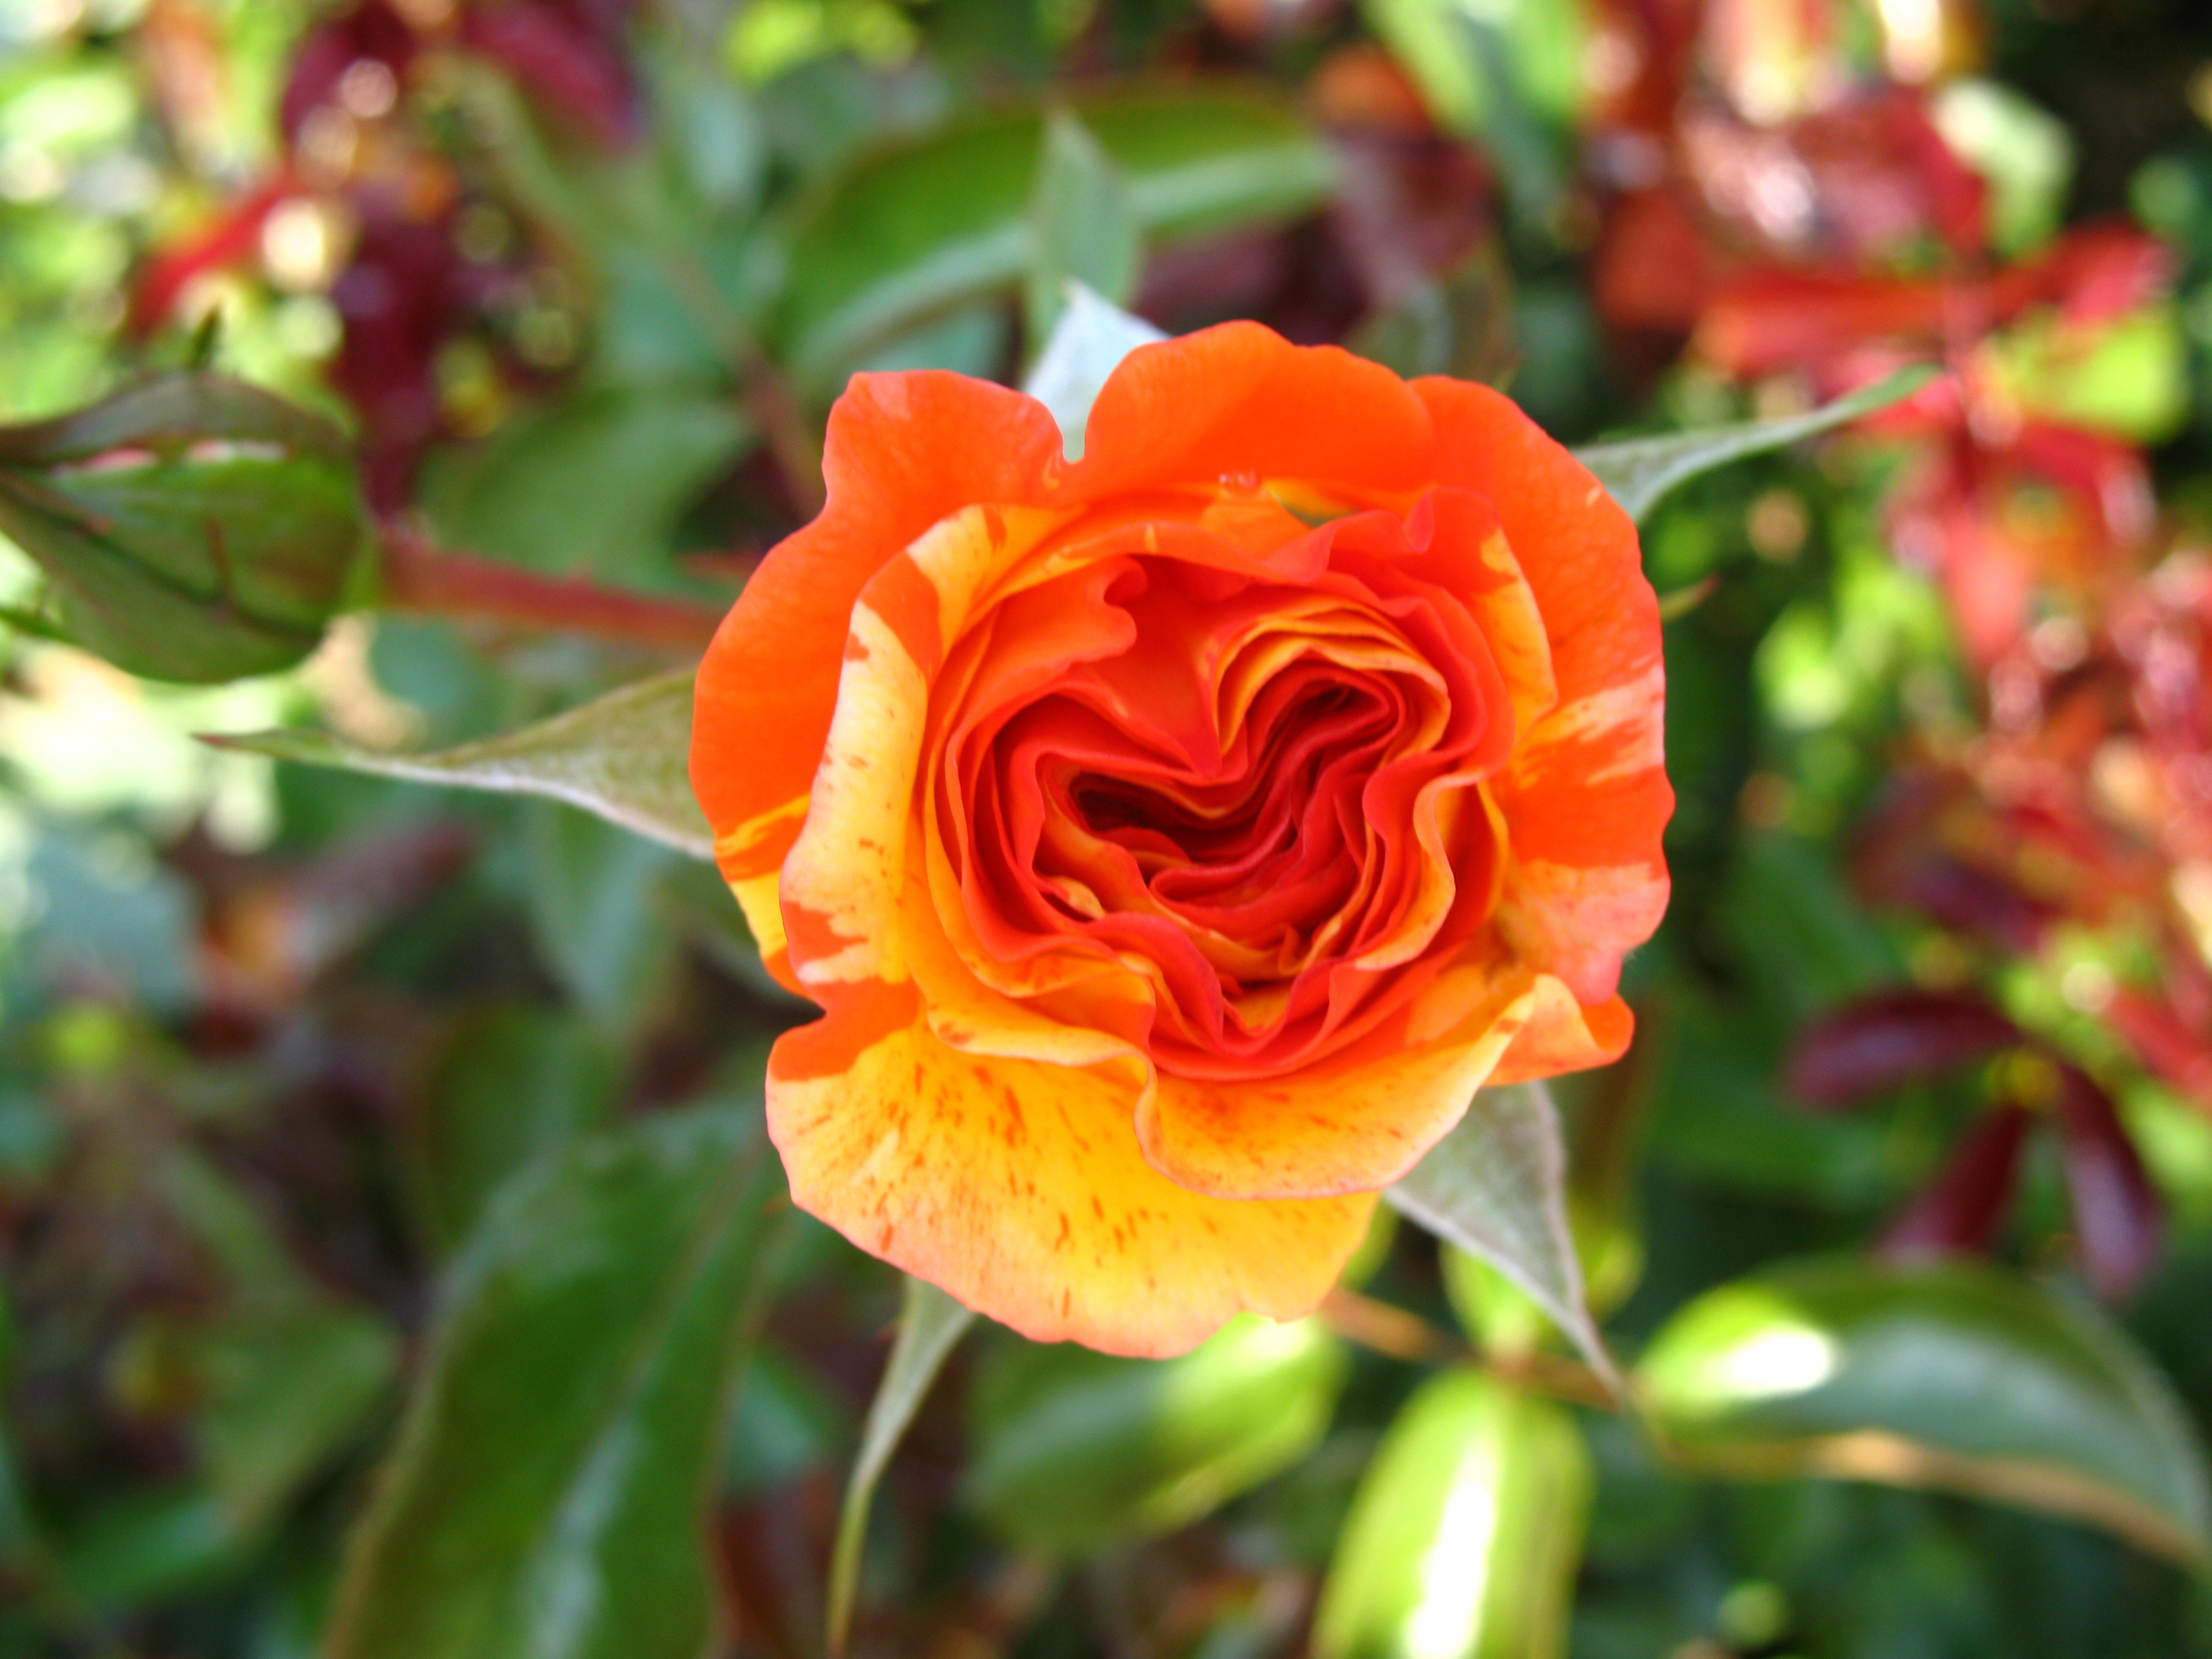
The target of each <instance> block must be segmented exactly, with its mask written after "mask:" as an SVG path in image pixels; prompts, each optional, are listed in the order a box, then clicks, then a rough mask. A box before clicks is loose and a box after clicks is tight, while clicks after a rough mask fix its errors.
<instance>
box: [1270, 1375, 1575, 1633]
mask: <svg viewBox="0 0 2212 1659" xmlns="http://www.w3.org/2000/svg"><path fill="white" fill-rule="evenodd" d="M1591 1486H1592V1475H1591V1469H1590V1455H1589V1449H1588V1448H1586V1447H1585V1446H1584V1445H1583V1435H1582V1430H1581V1429H1580V1428H1579V1427H1578V1426H1577V1424H1576V1422H1575V1418H1574V1413H1572V1412H1571V1411H1570V1410H1568V1408H1567V1407H1564V1406H1562V1405H1560V1404H1559V1403H1558V1402H1557V1401H1552V1400H1546V1399H1542V1398H1541V1397H1539V1396H1537V1395H1529V1394H1525V1393H1522V1392H1521V1391H1520V1390H1518V1389H1515V1388H1514V1387H1513V1386H1512V1385H1511V1384H1510V1383H1501V1382H1499V1381H1498V1380H1497V1379H1495V1378H1493V1377H1489V1376H1482V1375H1480V1374H1479V1373H1475V1372H1468V1371H1457V1372H1447V1373H1445V1374H1443V1375H1442V1376H1436V1377H1432V1378H1431V1379H1430V1380H1429V1381H1428V1382H1426V1383H1423V1384H1422V1385H1421V1388H1420V1390H1419V1393H1417V1394H1416V1395H1414V1396H1413V1399H1411V1400H1410V1401H1407V1404H1406V1406H1405V1407H1404V1408H1403V1409H1402V1410H1401V1412H1400V1413H1399V1415H1398V1418H1397V1420H1396V1421H1395V1422H1394V1423H1393V1424H1392V1425H1391V1426H1390V1430H1389V1433H1388V1434H1387V1435H1386V1436H1385V1437H1384V1438H1383V1443H1382V1445H1381V1447H1380V1448H1379V1449H1377V1450H1376V1454H1375V1459H1374V1462H1371V1463H1370V1464H1369V1465H1368V1468H1367V1473H1366V1475H1365V1477H1364V1479H1363V1480H1361V1482H1360V1487H1359V1495H1358V1498H1355V1499H1354V1500H1353V1503H1352V1512H1351V1514H1350V1515H1349V1516H1346V1520H1345V1524H1344V1534H1343V1537H1342V1539H1341V1540H1340V1541H1339V1543H1338V1545H1337V1549H1336V1559H1334V1561H1333V1562H1332V1563H1331V1564H1330V1567H1329V1573H1328V1579H1327V1581H1326V1582H1325V1583H1324V1584H1323V1585H1322V1599H1321V1606H1320V1607H1319V1609H1318V1610H1317V1611H1316V1613H1315V1615H1314V1653H1315V1656H1316V1659H1431V1656H1434V1659H1559V1656H1561V1655H1564V1654H1565V1652H1566V1650H1567V1625H1568V1618H1569V1611H1570V1608H1571V1606H1572V1601H1573V1591H1574V1580H1575V1571H1576V1567H1577V1564H1578V1562H1579V1560H1580V1558H1581V1555H1582V1544H1583V1527H1584V1525H1585V1522H1586V1520H1587V1516H1588V1512H1589V1502H1590V1490H1591Z"/></svg>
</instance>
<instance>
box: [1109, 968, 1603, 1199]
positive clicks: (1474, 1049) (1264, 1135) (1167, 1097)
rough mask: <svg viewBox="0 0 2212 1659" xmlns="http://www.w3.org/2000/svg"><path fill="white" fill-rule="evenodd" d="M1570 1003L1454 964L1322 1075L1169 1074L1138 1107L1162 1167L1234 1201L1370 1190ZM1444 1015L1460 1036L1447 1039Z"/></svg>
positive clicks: (1448, 1123)
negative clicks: (1540, 1024)
mask: <svg viewBox="0 0 2212 1659" xmlns="http://www.w3.org/2000/svg"><path fill="white" fill-rule="evenodd" d="M1561 1006H1565V1008H1566V1009H1569V1010H1571V1009H1573V1008H1574V1007H1575V1001H1574V998H1573V997H1572V996H1571V994H1569V993H1568V991H1567V988H1566V987H1565V986H1564V985H1562V984H1560V982H1559V981H1558V980H1555V979H1552V978H1550V977H1548V976H1545V977H1541V978H1539V977H1537V976H1534V975H1530V974H1528V973H1526V972H1524V971H1520V970H1517V969H1513V968H1511V967H1510V966H1506V965H1504V964H1500V965H1498V966H1497V967H1494V968H1474V967H1469V968H1465V969H1455V970H1454V971H1453V972H1452V973H1451V974H1449V975H1446V976H1445V977H1444V979H1443V980H1442V981H1438V982H1437V984H1435V985H1433V986H1431V987H1430V988H1429V990H1428V991H1427V992H1426V993H1425V994H1424V995H1423V996H1422V997H1421V998H1420V999H1419V1000H1416V1001H1415V1002H1414V1003H1413V1005H1412V1006H1411V1007H1410V1008H1409V1009H1408V1010H1407V1014H1406V1016H1405V1017H1404V1018H1401V1019H1395V1020H1393V1021H1392V1022H1391V1023H1390V1024H1389V1025H1388V1026H1386V1027H1384V1028H1383V1030H1381V1031H1379V1032H1377V1033H1376V1034H1375V1035H1374V1036H1370V1037H1369V1038H1368V1039H1367V1040H1366V1041H1364V1042H1362V1043H1361V1044H1360V1046H1359V1048H1358V1049H1356V1050H1354V1051H1353V1052H1352V1054H1349V1055H1348V1056H1346V1057H1344V1058H1342V1059H1340V1060H1333V1061H1332V1062H1331V1063H1329V1064H1328V1065H1326V1066H1316V1067H1314V1068H1313V1069H1311V1070H1310V1071H1306V1072H1301V1073H1297V1075H1295V1076H1291V1077H1285V1078H1271V1079H1264V1080H1255V1081H1252V1082H1235V1083H1214V1082H1207V1081H1202V1080H1199V1079H1190V1078H1179V1077H1168V1076H1163V1077H1162V1078H1160V1079H1159V1081H1158V1086H1157V1089H1156V1091H1155V1092H1154V1093H1153V1095H1152V1097H1150V1098H1148V1099H1147V1100H1146V1101H1145V1103H1143V1104H1142V1106H1141V1107H1140V1108H1139V1114H1138V1118H1137V1129H1138V1135H1139V1140H1140V1141H1141V1143H1142V1145H1143V1146H1144V1148H1145V1155H1146V1158H1149V1159H1151V1160H1152V1164H1153V1166H1154V1167H1155V1168H1157V1169H1158V1170H1161V1171H1163V1172H1164V1173H1165V1174H1166V1175H1167V1176H1170V1178H1172V1179H1173V1180H1175V1181H1176V1182H1178V1183H1179V1184H1181V1185H1182V1186H1185V1187H1189V1188H1193V1189H1194V1190H1196V1191H1199V1192H1206V1193H1214V1194H1218V1195H1220V1196H1222V1197H1224V1198H1243V1199H1249V1198H1261V1197H1266V1198H1279V1197H1283V1196H1285V1195H1290V1194H1300V1195H1310V1194H1316V1193H1348V1192H1370V1191H1373V1190H1375V1189H1376V1188H1382V1187H1387V1186H1389V1184H1390V1183H1391V1182H1394V1181H1395V1180H1397V1179H1398V1178H1399V1177H1400V1176H1402V1175H1404V1174H1405V1173H1406V1171H1407V1170H1410V1169H1412V1168H1413V1165H1414V1164H1417V1163H1419V1161H1420V1159H1421V1156H1422V1154H1423V1153H1425V1152H1427V1151H1428V1150H1429V1148H1430V1147H1431V1146H1434V1145H1436V1143H1437V1141H1439V1140H1441V1139H1443V1137H1444V1135H1445V1134H1446V1133H1448V1132H1449V1130H1450V1129H1451V1127H1452V1126H1453V1125H1454V1124H1455V1123H1457V1122H1458V1121H1459V1120H1460V1118H1461V1116H1462V1115H1463V1114H1464V1113H1465V1112H1466V1110H1467V1105H1468V1101H1470V1100H1472V1099H1473V1098H1474V1091H1476V1090H1477V1089H1479V1088H1480V1087H1481V1086H1482V1085H1484V1084H1485V1083H1486V1082H1487V1081H1488V1080H1489V1079H1490V1078H1491V1075H1492V1073H1493V1071H1494V1070H1495V1069H1496V1068H1497V1066H1498V1063H1499V1061H1500V1060H1501V1059H1502V1058H1503V1057H1504V1055H1505V1054H1506V1053H1507V1051H1508V1049H1509V1048H1510V1046H1511V1045H1512V1044H1513V1043H1514V1042H1515V1040H1516V1038H1517V1037H1519V1036H1521V1034H1522V1030H1523V1029H1524V1028H1525V1027H1526V1026H1527V1025H1528V1022H1529V1020H1530V1019H1531V1018H1532V1017H1534V1016H1535V1015H1536V1014H1537V1013H1538V1012H1540V1011H1541V1012H1544V1013H1546V1014H1547V1015H1549V1016H1553V1017H1556V1014H1557V1012H1558V1011H1559V1008H1560V1007H1561ZM1440 1018H1441V1019H1447V1020H1449V1021H1451V1022H1452V1028H1451V1029H1450V1030H1449V1031H1447V1032H1445V1033H1444V1034H1443V1035H1442V1036H1437V1035H1435V1034H1434V1032H1433V1029H1432V1028H1433V1026H1434V1025H1435V1024H1436V1022H1437V1020H1438V1019H1440ZM1607 1058H1609V1056H1607ZM1580 1063H1581V1064H1583V1065H1589V1064H1594V1063H1595V1057H1592V1058H1589V1059H1584V1060H1582V1061H1581V1062H1580ZM1558 1069H1564V1068H1558Z"/></svg>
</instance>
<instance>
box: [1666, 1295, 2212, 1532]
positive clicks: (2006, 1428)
mask: <svg viewBox="0 0 2212 1659" xmlns="http://www.w3.org/2000/svg"><path fill="white" fill-rule="evenodd" d="M1637 1381H1638V1389H1639V1393H1640V1395H1641V1396H1642V1398H1643V1401H1644V1405H1645V1407H1647V1409H1648V1410H1649V1411H1650V1415H1651V1418H1652V1420H1653V1422H1654V1424H1655V1425H1656V1427H1657V1428H1658V1429H1659V1430H1660V1431H1662V1433H1663V1434H1664V1435H1665V1436H1666V1437H1668V1438H1669V1439H1670V1440H1671V1441H1672V1442H1673V1443H1674V1447H1675V1449H1677V1450H1678V1451H1679V1453H1680V1455H1681V1456H1682V1458H1683V1459H1684V1460H1686V1462H1689V1463H1690V1464H1691V1465H1692V1467H1693V1468H1701V1469H1708V1470H1711V1471H1714V1472H1717V1473H1725V1474H1744V1475H1752V1476H1770V1475H1771V1476H1780V1475H1789V1474H1826V1475H1832V1476H1836V1477H1838V1478H1842V1479H1847V1480H1875V1481H1881V1482H1883V1483H1885V1484H1888V1485H1893V1486H1934V1487H1940V1488H1943V1489H1946V1490H1949V1491H1954V1492H1967V1493H1970V1494H1972V1495H1974V1496H1977V1497H1981V1498H1992V1499H1996V1500H1998V1501H2001V1502H2005V1503H2011V1504H2021V1505H2022V1506H2024V1507H2027V1508H2030V1509H2037V1510H2045V1511H2047V1512H2049V1513H2051V1514H2056V1515H2062V1516H2072V1517H2074V1518H2075V1519H2077V1520H2081V1521H2086V1522H2091V1523H2093V1524H2095V1525H2098V1526H2102V1527H2105V1528H2109V1529H2111V1530H2112V1531H2114V1532H2117V1533H2118V1534H2121V1535H2122V1536H2124V1537H2126V1538H2130V1539H2132V1540H2133V1541H2135V1542H2136V1543H2137V1544H2139V1545H2141V1546H2142V1547H2144V1548H2146V1549H2150V1550H2154V1551H2156V1552H2158V1553H2161V1554H2165V1555H2169V1556H2173V1557H2176V1558H2179V1559H2182V1560H2185V1561H2188V1562H2191V1563H2194V1564H2196V1565H2200V1566H2212V1488H2208V1485H2207V1475H2206V1468H2205V1462H2204V1453H2203V1448H2202V1447H2201V1446H2200V1445H2199V1444H2198V1443H2197V1439H2196V1437H2195V1435H2194V1434H2193V1433H2192V1432H2191V1430H2190V1428H2189V1426H2188V1423H2187V1419H2185V1416H2184V1415H2183V1413H2182V1409H2181V1407H2180V1405H2179V1402H2178V1401H2176V1400H2175V1398H2174V1396H2173V1395H2172V1390H2171V1389H2169V1388H2168V1387H2167V1385H2166V1382H2165V1380H2164V1379H2163V1378H2162V1377H2161V1376H2160V1375H2159V1374H2158V1372H2157V1371H2156V1370H2154V1369H2153V1367H2152V1365H2151V1364H2150V1362H2149V1360H2148V1358H2146V1357H2145V1356H2144V1355H2143V1354H2142V1352H2140V1351H2139V1350H2138V1349H2137V1348H2136V1346H2135V1345H2134V1343H2133V1342H2132V1341H2131V1340H2130V1339H2129V1338H2128V1336H2127V1335H2126V1334H2124V1332H2122V1331H2120V1330H2119V1329H2118V1328H2116V1327H2114V1326H2113V1325H2112V1324H2111V1323H2109V1322H2107V1321H2106V1319H2105V1318H2104V1317H2103V1316H2100V1314H2098V1313H2096V1312H2095V1311H2094V1310H2092V1309H2090V1308H2087V1307H2086V1306H2082V1305H2079V1304H2074V1303H2070V1302H2063V1301H2061V1300H2059V1299H2058V1298H2057V1297H2054V1296H2052V1295H2051V1293H2050V1292H2049V1291H2045V1290H2043V1289H2042V1288H2040V1287H2039V1286H2038V1285H2035V1284H2033V1282H2031V1281H2028V1280H2026V1279H2019V1278H2016V1277H2015V1276H2013V1275H2011V1274H2008V1273H2004V1272H2002V1271H2000V1270H1999V1269H1997V1268H1995V1267H1990V1266H1987V1265H1985V1264H1983V1263H1978V1262H1965V1261H1961V1262H1946V1263H1941V1264H1936V1265H1916V1266H1906V1267H1899V1266H1890V1265H1885V1264H1882V1263H1879V1262H1875V1261H1806V1262H1798V1263H1793V1264H1790V1265H1788V1266H1786V1267H1778V1268H1775V1269H1772V1270H1771V1271H1768V1272H1765V1273H1759V1274H1757V1275H1754V1276H1753V1277H1751V1278H1747V1279H1738V1280H1735V1281H1734V1282H1732V1283H1730V1284H1728V1285H1722V1286H1721V1287H1720V1288H1719V1289H1717V1290H1714V1291H1708V1292H1707V1293H1706V1294H1705V1295H1704V1296H1702V1297H1699V1298H1698V1300H1696V1301H1695V1302H1693V1303H1692V1304H1690V1305H1689V1306H1688V1307H1686V1308H1685V1309H1683V1310H1682V1311H1681V1312H1680V1313H1679V1314H1677V1315H1676V1316H1674V1319H1673V1320H1672V1321H1670V1322H1668V1325H1667V1326H1666V1327H1665V1328H1663V1329H1662V1331H1661V1332H1660V1334H1659V1335H1658V1337H1657V1338H1656V1340H1654V1341H1653V1343H1652V1345H1651V1346H1650V1350H1649V1351H1648V1352H1646V1353H1645V1355H1644V1358H1643V1361H1642V1363H1641V1364H1639V1365H1638V1367H1637Z"/></svg>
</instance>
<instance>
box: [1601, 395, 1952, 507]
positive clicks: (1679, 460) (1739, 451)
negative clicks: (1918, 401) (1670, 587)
mask: <svg viewBox="0 0 2212 1659" xmlns="http://www.w3.org/2000/svg"><path fill="white" fill-rule="evenodd" d="M1939 372H1940V371H1939V370H1938V369H1936V367H1935V366H1934V365H1932V364H1929V363H1915V364H1913V365H1912V366H1911V367H1910V368H1900V369H1899V370H1898V371H1897V373H1895V374H1892V375H1890V376H1888V377H1887V379H1885V380H1879V381H1877V382H1876V383H1875V384H1874V385H1873V386H1866V387H1864V388H1863V389H1862V390H1860V391H1857V392H1853V393H1851V395H1850V397H1848V398H1838V399H1837V400H1836V401H1835V402H1834V403H1832V404H1825V405H1823V406H1822V407H1821V408H1819V409H1816V410H1813V411H1811V412H1810V413H1809V414H1805V415H1798V416H1792V417H1790V419H1788V420H1783V421H1746V422H1742V423H1741V424H1740V425H1736V426H1715V427H1705V428H1700V429H1699V430H1698V431H1695V432H1676V433H1671V434H1669V435H1667V436H1666V437H1663V438H1627V439H1624V440H1622V441H1620V442H1619V443H1609V444H1591V445H1589V446H1588V447H1584V448H1582V449H1577V451H1576V452H1575V459H1577V460H1578V461H1580V462H1581V463H1582V464H1583V465H1584V466H1586V467H1588V468H1589V470H1590V471H1592V472H1594V473H1595V474H1596V475H1597V479H1598V482H1599V483H1601V484H1603V485H1604V486H1605V487H1606V488H1607V489H1609V490H1611V491H1612V492H1613V500H1615V501H1619V502H1620V505H1621V507H1622V508H1623V509H1624V510H1625V511H1626V513H1628V516H1629V517H1630V518H1632V519H1636V520H1642V519H1643V518H1644V515H1645V514H1646V513H1650V511H1651V509H1652V508H1653V507H1656V506H1657V505H1658V504H1659V501H1660V498H1661V497H1662V496H1663V495H1666V493H1667V492H1668V490H1670V489H1673V488H1674V486H1675V485H1676V484H1679V483H1686V482H1687V481H1688V480H1689V479H1692V478H1694V477H1697V476H1698V475H1699V473H1700V472H1710V471H1712V470H1713V469H1714V468H1715V467H1717V466H1724V465H1727V464H1728V463H1729V462H1730V461H1735V460H1741V459H1743V457H1745V456H1747V455H1758V454H1762V453H1765V451H1767V450H1770V449H1779V448H1781V447H1783V446H1784V444H1790V443H1795V442H1796V441H1798V440H1799V439H1800V438H1810V437H1812V436H1814V435H1816V434H1818V433H1822V432H1826V431H1828V430H1829V429H1830V428H1834V427H1838V426H1843V425H1845V424H1847V423H1849V422H1852V421H1856V420H1857V419H1858V418H1859V417H1860V416H1862V415H1871V414H1873V413H1874V412H1875V410H1878V409H1887V408H1888V407H1889V406H1890V405H1891V404H1894V403H1900V402H1902V401H1903V400H1904V399H1905V398H1910V397H1911V395H1912V394H1913V393H1914V392H1917V391H1919V390H1920V388H1921V387H1923V386H1926V385H1927V384H1928V383H1929V381H1930V380H1934V379H1935V378H1936V375H1937V374H1938V373H1939Z"/></svg>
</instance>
